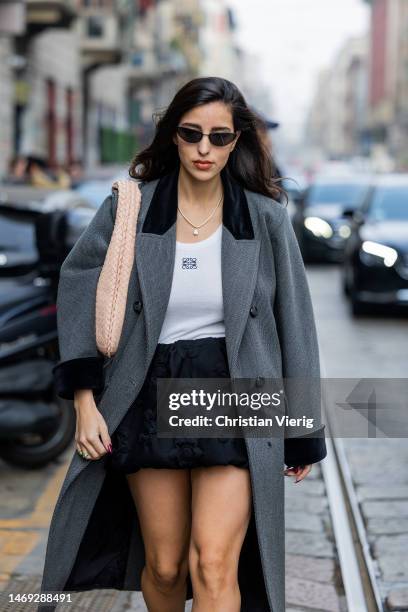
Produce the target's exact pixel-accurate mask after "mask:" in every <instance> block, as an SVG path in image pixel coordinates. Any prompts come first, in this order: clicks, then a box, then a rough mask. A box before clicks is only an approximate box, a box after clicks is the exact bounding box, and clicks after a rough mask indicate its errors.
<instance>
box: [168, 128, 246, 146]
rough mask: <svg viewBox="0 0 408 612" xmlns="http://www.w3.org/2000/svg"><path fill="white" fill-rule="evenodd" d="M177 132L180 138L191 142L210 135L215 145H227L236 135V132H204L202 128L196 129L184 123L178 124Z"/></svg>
mask: <svg viewBox="0 0 408 612" xmlns="http://www.w3.org/2000/svg"><path fill="white" fill-rule="evenodd" d="M177 134H178V135H179V136H180V138H182V139H183V140H185V141H186V142H190V143H193V142H194V143H196V142H200V140H201V139H202V137H203V136H208V138H209V140H210V142H211V144H213V145H214V146H215V147H225V145H228V144H231V142H233V140H234V139H235V136H236V132H211V134H204V132H200V130H194V129H193V128H188V127H184V126H182V125H178V126H177Z"/></svg>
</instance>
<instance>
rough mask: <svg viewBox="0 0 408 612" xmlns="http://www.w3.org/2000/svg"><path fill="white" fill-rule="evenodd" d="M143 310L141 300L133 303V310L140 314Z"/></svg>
mask: <svg viewBox="0 0 408 612" xmlns="http://www.w3.org/2000/svg"><path fill="white" fill-rule="evenodd" d="M142 308H143V304H142V302H141V301H140V300H137V301H136V302H133V310H134V311H135V312H140V311H141V310H142Z"/></svg>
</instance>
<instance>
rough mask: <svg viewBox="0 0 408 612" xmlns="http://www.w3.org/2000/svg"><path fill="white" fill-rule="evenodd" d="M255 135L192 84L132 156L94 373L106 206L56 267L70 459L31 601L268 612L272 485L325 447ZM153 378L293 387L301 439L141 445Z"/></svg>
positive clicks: (212, 86)
mask: <svg viewBox="0 0 408 612" xmlns="http://www.w3.org/2000/svg"><path fill="white" fill-rule="evenodd" d="M258 127H259V123H258V119H257V117H256V116H255V115H254V114H253V113H252V112H251V111H250V110H249V109H248V106H247V104H246V102H245V100H244V98H243V96H242V94H241V93H240V92H239V90H238V89H237V87H236V86H235V85H234V84H233V83H231V82H230V81H227V80H225V79H222V78H216V77H208V78H197V79H193V80H192V81H190V82H189V83H187V84H186V85H184V87H182V88H181V89H180V90H179V91H178V92H177V94H176V95H175V97H174V99H173V101H172V102H171V104H170V106H169V107H168V108H167V110H166V112H165V113H164V114H163V116H162V117H161V118H160V120H159V122H158V124H157V127H156V134H155V137H154V140H153V142H152V144H151V145H150V146H149V147H148V148H147V149H145V150H144V151H142V152H141V153H139V155H137V156H136V158H135V160H134V161H133V163H132V166H131V169H130V174H131V176H132V177H135V178H138V179H140V181H141V182H140V185H139V186H140V189H141V193H142V198H141V208H140V212H139V218H138V223H137V228H136V231H137V236H136V257H135V265H134V266H133V269H132V273H131V278H130V283H129V292H128V299H127V306H126V314H125V321H124V325H123V329H122V335H121V340H120V344H119V347H118V350H117V353H116V354H115V356H114V357H113V358H112V359H104V357H103V356H102V355H101V354H99V353H98V351H97V347H96V344H95V330H94V323H95V322H94V307H95V294H96V286H97V281H98V276H99V273H100V270H101V268H102V265H103V261H104V256H105V253H106V250H107V246H108V244H109V239H110V235H111V233H112V228H113V223H114V218H115V211H116V204H117V203H116V197H114V196H108V197H107V198H106V200H105V201H104V202H103V204H102V206H101V207H100V209H99V210H98V211H97V213H96V215H95V217H94V219H93V220H92V222H91V223H90V225H89V226H88V228H87V230H86V231H85V232H84V233H83V234H82V236H81V237H80V239H79V240H78V242H77V243H76V245H75V247H74V249H72V251H71V252H70V254H69V255H68V257H67V258H66V260H65V261H64V263H63V266H62V268H61V276H60V283H59V290H58V302H57V305H58V310H57V312H58V330H59V342H60V353H61V362H60V363H59V364H58V366H56V368H55V374H56V383H57V389H58V392H59V394H60V396H61V397H65V398H67V399H74V405H75V409H76V412H77V433H76V446H77V449H76V450H77V452H76V453H75V454H74V457H73V459H72V461H71V464H70V467H69V470H68V473H67V476H66V478H65V481H64V483H63V486H62V489H61V492H60V495H59V498H58V501H57V505H56V508H55V511H54V515H53V518H52V522H51V527H50V535H49V539H48V546H47V554H46V562H45V567H44V575H43V582H42V586H41V590H42V592H43V593H47V592H50V591H62V590H66V591H75V590H79V591H81V590H86V589H96V588H116V589H123V590H142V591H143V595H144V598H145V601H146V604H147V607H148V610H149V611H151V612H156V611H160V612H166V611H169V612H178V611H181V610H184V604H185V601H186V599H190V598H191V597H193V600H194V604H193V609H194V610H197V612H198V611H200V612H202V611H210V610H211V611H217V610H222V611H223V612H224V611H226V610H231V611H233V610H234V611H235V610H236V611H238V610H244V611H248V612H249V611H250V612H256V611H262V612H266V611H271V610H272V611H273V612H284V609H285V594H284V591H285V585H284V502H283V475H284V474H286V475H288V476H295V477H296V482H299V481H300V480H302V479H304V478H305V476H306V475H307V474H308V473H309V472H310V469H311V465H312V464H313V463H315V462H317V461H320V460H321V459H323V458H324V457H325V455H326V448H325V441H324V434H323V429H324V426H323V427H322V426H321V422H320V386H319V376H320V372H319V355H318V344H317V337H316V329H315V323H314V317H313V311H312V305H311V299H310V294H309V288H308V285H307V280H306V275H305V270H304V266H303V261H302V258H301V255H300V251H299V247H298V245H297V242H296V239H295V236H294V233H293V230H292V226H291V223H290V220H289V217H288V214H287V211H286V208H285V207H284V206H283V205H282V204H280V203H278V202H276V201H275V200H274V198H273V196H274V195H276V193H277V186H276V185H275V184H274V181H273V179H272V176H273V165H272V162H271V159H270V156H269V154H268V152H267V150H266V149H265V148H264V147H263V146H262V144H261V141H260V139H259V135H258V131H257V128H258ZM192 274H194V275H195V276H192ZM161 377H170V378H178V377H180V378H183V377H185V378H190V377H192V378H193V377H202V378H205V377H215V378H216V377H231V379H234V380H235V379H236V380H238V379H251V380H253V381H254V384H255V387H256V388H257V389H258V388H259V389H260V388H262V386H263V385H264V383H265V379H266V378H271V379H279V378H280V377H285V378H286V377H287V378H289V377H293V378H299V379H301V378H305V379H306V381H307V384H304V385H303V386H301V388H300V389H296V391H295V392H294V391H293V390H291V386H290V385H289V386H288V388H287V389H285V391H286V398H285V400H286V402H287V404H286V406H287V411H288V414H289V416H296V417H298V416H299V415H305V416H307V417H311V418H313V419H314V421H313V423H314V424H313V428H312V432H311V435H310V434H309V435H307V434H305V435H302V436H301V437H297V438H295V437H294V436H293V435H292V436H291V435H290V431H289V433H288V432H285V436H287V437H286V439H285V440H284V439H283V436H281V437H279V436H276V435H274V436H271V437H245V439H244V438H233V439H230V438H224V439H222V438H219V439H214V438H185V439H184V438H181V439H180V438H173V439H168V438H158V437H157V436H156V431H157V430H156V425H157V423H156V414H155V412H156V395H155V392H156V381H157V378H161ZM303 433H305V432H303ZM110 450H112V451H113V452H109V451H110ZM284 463H286V465H287V466H289V468H288V469H286V470H284V469H283V465H284ZM50 607H51V608H52V609H53V608H54V605H53V604H52V605H50V606H45V605H43V606H40V608H39V609H41V610H42V609H50Z"/></svg>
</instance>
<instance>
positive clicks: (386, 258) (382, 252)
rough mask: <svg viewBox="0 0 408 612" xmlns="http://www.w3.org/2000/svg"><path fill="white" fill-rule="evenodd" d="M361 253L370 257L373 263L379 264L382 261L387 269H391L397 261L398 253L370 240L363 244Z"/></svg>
mask: <svg viewBox="0 0 408 612" xmlns="http://www.w3.org/2000/svg"><path fill="white" fill-rule="evenodd" d="M361 251H362V252H363V253H366V254H367V255H369V256H370V255H371V256H372V262H373V263H380V262H381V261H382V263H383V264H384V266H386V267H387V268H391V267H392V266H393V265H394V264H395V262H396V261H397V259H398V252H397V251H396V250H395V249H393V248H392V247H389V246H386V245H385V244H381V243H380V242H373V241H371V240H365V241H364V242H363V244H362V245H361ZM363 261H364V260H363ZM366 261H367V259H366Z"/></svg>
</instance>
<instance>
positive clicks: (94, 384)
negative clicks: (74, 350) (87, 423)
mask: <svg viewBox="0 0 408 612" xmlns="http://www.w3.org/2000/svg"><path fill="white" fill-rule="evenodd" d="M103 361H104V360H103V357H80V358H78V359H68V360H67V361H62V362H61V363H58V364H57V365H56V366H54V367H53V369H52V372H53V374H54V381H55V388H56V393H57V395H58V396H59V397H62V398H63V399H70V400H72V399H74V391H75V390H76V389H95V390H97V391H102V390H103V387H104V373H103Z"/></svg>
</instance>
